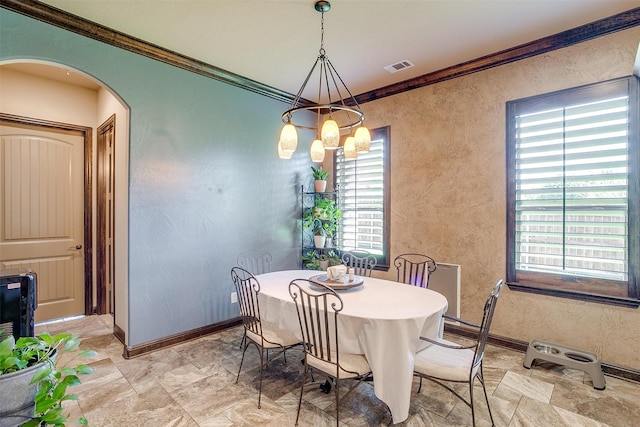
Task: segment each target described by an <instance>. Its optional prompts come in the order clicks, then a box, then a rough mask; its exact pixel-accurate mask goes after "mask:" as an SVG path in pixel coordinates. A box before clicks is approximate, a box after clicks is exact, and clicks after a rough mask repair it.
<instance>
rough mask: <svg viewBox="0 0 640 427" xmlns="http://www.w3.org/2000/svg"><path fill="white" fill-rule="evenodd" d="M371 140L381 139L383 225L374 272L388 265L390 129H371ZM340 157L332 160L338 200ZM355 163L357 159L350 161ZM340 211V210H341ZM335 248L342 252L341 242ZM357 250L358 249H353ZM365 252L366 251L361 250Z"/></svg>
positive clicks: (386, 267) (384, 269)
mask: <svg viewBox="0 0 640 427" xmlns="http://www.w3.org/2000/svg"><path fill="white" fill-rule="evenodd" d="M370 133H371V140H372V141H373V140H376V139H382V140H383V153H384V156H383V159H382V162H383V178H382V179H383V196H382V197H383V208H382V215H383V225H382V252H383V254H382V255H377V254H372V255H374V256H375V257H376V260H377V264H376V266H375V270H382V271H387V270H389V265H390V260H389V258H390V241H391V239H390V235H391V215H390V213H391V207H390V206H391V150H390V148H391V127H390V126H383V127H379V128H375V129H372V130H371V131H370ZM339 155H342V149H340V150H337V151H336V153H335V154H334V158H333V176H334V177H336V182H335V185H336V188H337V190H338V200H339V201H340V200H342V199H341V198H342V196H341V194H340V183H339V182H338V174H337V165H338V162H337V160H338V156H339ZM352 161H355V162H357V161H358V159H357V158H356V159H355V160H352ZM341 209H342V208H341ZM337 246H338V247H339V248H340V249H341V250H343V244H342V241H338V242H337ZM354 250H359V249H354ZM362 250H366V249H362Z"/></svg>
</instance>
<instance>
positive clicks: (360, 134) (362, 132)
mask: <svg viewBox="0 0 640 427" xmlns="http://www.w3.org/2000/svg"><path fill="white" fill-rule="evenodd" d="M354 138H355V145H356V151H357V152H358V153H368V152H369V150H370V149H371V134H370V133H369V129H367V128H366V127H364V126H360V127H359V128H358V129H356V134H355V137H354Z"/></svg>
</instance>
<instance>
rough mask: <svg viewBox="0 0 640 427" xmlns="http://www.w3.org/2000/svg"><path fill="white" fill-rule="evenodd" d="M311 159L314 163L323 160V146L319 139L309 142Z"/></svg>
mask: <svg viewBox="0 0 640 427" xmlns="http://www.w3.org/2000/svg"><path fill="white" fill-rule="evenodd" d="M311 161H312V162H315V163H321V162H323V161H324V147H323V146H322V141H320V140H319V139H316V140H314V141H313V142H312V143H311Z"/></svg>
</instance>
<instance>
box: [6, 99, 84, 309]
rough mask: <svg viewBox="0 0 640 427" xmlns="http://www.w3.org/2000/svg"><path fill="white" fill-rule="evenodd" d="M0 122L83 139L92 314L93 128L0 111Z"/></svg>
mask: <svg viewBox="0 0 640 427" xmlns="http://www.w3.org/2000/svg"><path fill="white" fill-rule="evenodd" d="M0 122H5V123H9V124H12V123H13V124H22V125H29V126H40V127H43V128H47V129H52V130H54V131H55V130H63V131H68V132H74V133H77V134H79V135H80V136H81V137H82V138H83V139H84V203H83V204H84V245H83V249H84V314H85V315H90V314H93V209H92V205H93V203H92V201H93V188H92V180H93V163H92V159H93V142H92V135H93V128H91V127H87V126H80V125H73V124H70V123H59V122H52V121H48V120H42V119H36V118H33V117H24V116H15V115H13V114H5V113H1V112H0Z"/></svg>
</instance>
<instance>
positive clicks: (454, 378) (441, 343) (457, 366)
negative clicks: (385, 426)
mask: <svg viewBox="0 0 640 427" xmlns="http://www.w3.org/2000/svg"><path fill="white" fill-rule="evenodd" d="M502 283H503V282H502V280H498V282H497V283H496V284H495V285H494V287H493V289H492V290H491V292H490V293H489V297H488V298H487V301H486V302H485V304H484V310H483V316H482V322H481V323H480V325H476V324H474V323H471V322H467V321H465V320H462V319H458V318H457V317H453V316H447V315H444V316H443V317H444V318H445V319H448V320H453V321H456V322H460V323H462V324H464V325H467V326H471V327H472V328H474V329H475V330H477V335H476V338H475V339H474V341H473V343H472V344H470V345H464V346H463V345H459V344H456V343H454V342H451V341H447V340H444V339H436V340H433V339H430V338H425V337H420V339H421V340H424V341H427V342H429V343H431V344H433V345H430V346H429V347H427V348H425V349H423V350H421V351H419V352H418V353H416V359H415V365H414V375H416V376H418V377H420V387H419V388H418V393H420V390H421V389H422V378H424V379H428V380H430V381H433V382H435V383H436V384H438V385H440V386H442V387H444V388H446V389H447V390H449V391H450V392H452V393H453V394H454V395H455V396H456V397H458V398H459V399H460V400H462V401H463V402H464V403H465V404H466V405H467V406H469V407H470V408H471V420H472V423H473V425H474V426H475V425H476V414H475V410H474V407H473V384H474V382H475V380H476V378H477V379H478V381H480V384H481V385H482V390H483V391H484V397H485V400H486V401H487V408H488V409H489V417H490V418H491V425H492V426H494V425H495V423H494V422H493V415H492V414H491V405H490V404H489V396H488V395H487V389H486V388H485V386H484V376H483V373H482V362H483V360H484V348H485V345H486V343H487V338H488V336H489V328H490V327H491V320H492V319H493V313H494V311H495V309H496V304H497V303H498V297H499V296H500V290H501V289H502ZM445 382H453V383H466V384H467V385H468V386H469V400H467V399H465V398H464V397H463V396H462V395H460V394H459V393H458V392H457V391H456V390H454V389H453V387H451V386H449V385H448V384H446V383H445Z"/></svg>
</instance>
